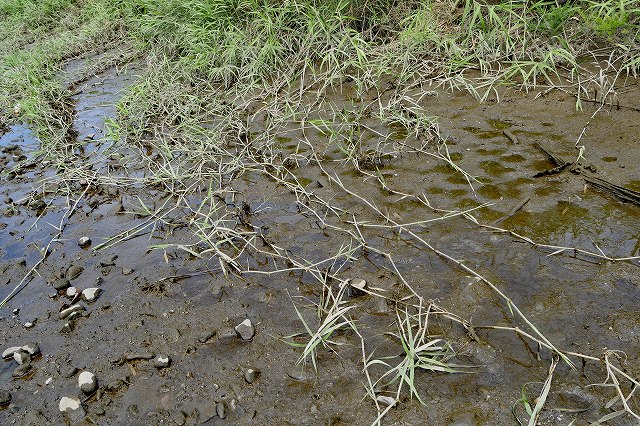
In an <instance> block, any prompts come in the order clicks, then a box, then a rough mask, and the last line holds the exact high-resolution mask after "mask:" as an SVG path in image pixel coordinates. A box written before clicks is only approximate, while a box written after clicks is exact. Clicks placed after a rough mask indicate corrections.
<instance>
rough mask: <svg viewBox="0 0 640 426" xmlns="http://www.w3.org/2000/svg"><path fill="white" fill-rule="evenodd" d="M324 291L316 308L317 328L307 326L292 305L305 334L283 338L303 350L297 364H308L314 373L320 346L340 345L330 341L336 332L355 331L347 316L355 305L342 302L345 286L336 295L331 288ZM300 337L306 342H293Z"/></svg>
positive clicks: (298, 311)
mask: <svg viewBox="0 0 640 426" xmlns="http://www.w3.org/2000/svg"><path fill="white" fill-rule="evenodd" d="M324 289H325V291H324V292H323V297H322V300H321V301H320V303H318V304H317V306H316V311H317V320H318V324H317V326H313V325H311V324H309V323H308V321H306V320H305V318H304V316H303V314H302V313H301V312H300V310H299V309H298V307H297V306H296V304H295V303H294V304H293V307H294V309H295V311H296V314H297V315H298V318H299V319H300V322H301V323H302V325H303V326H304V328H305V333H303V334H294V335H291V336H286V337H284V338H283V339H284V341H285V342H286V343H287V344H288V345H291V346H294V347H300V348H303V350H302V355H301V356H300V359H299V360H298V363H304V364H307V363H309V362H310V363H311V365H312V366H313V369H314V371H318V362H317V351H318V348H319V347H320V346H323V347H325V348H331V347H332V346H338V345H340V343H338V342H335V341H332V340H331V337H332V336H333V335H334V334H335V333H336V332H337V331H340V330H343V329H349V328H351V329H352V330H355V331H357V329H356V325H355V322H354V320H353V319H351V318H350V317H349V316H348V315H347V314H348V313H349V311H351V310H352V309H353V308H354V307H355V305H350V304H349V303H348V302H347V301H345V300H343V298H344V295H345V292H346V289H347V286H343V287H342V288H340V290H338V292H337V293H336V294H334V293H333V290H332V289H331V287H328V286H325V287H324ZM301 336H305V340H306V342H304V343H299V342H298V341H296V340H295V339H298V338H300V337H301Z"/></svg>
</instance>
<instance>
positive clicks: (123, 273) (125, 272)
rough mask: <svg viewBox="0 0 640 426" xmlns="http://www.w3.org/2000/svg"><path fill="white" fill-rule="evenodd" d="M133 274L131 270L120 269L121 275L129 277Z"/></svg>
mask: <svg viewBox="0 0 640 426" xmlns="http://www.w3.org/2000/svg"><path fill="white" fill-rule="evenodd" d="M131 274H133V269H129V268H122V275H131Z"/></svg>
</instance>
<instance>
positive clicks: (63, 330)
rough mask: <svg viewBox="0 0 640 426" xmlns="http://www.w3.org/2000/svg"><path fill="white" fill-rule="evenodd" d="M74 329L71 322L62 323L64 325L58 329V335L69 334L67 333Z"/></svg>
mask: <svg viewBox="0 0 640 426" xmlns="http://www.w3.org/2000/svg"><path fill="white" fill-rule="evenodd" d="M74 328H76V327H75V325H74V324H73V322H72V321H67V322H65V323H64V325H63V326H62V328H61V329H60V333H62V334H69V333H71V332H72V331H73V329H74Z"/></svg>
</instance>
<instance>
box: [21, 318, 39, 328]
mask: <svg viewBox="0 0 640 426" xmlns="http://www.w3.org/2000/svg"><path fill="white" fill-rule="evenodd" d="M22 325H23V326H24V328H26V329H29V328H33V327H35V325H36V320H35V319H34V320H33V321H27V322H25V323H24V324H22Z"/></svg>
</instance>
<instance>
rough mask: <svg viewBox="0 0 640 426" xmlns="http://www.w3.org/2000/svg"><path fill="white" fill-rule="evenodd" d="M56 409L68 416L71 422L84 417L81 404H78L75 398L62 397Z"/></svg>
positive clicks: (78, 401)
mask: <svg viewBox="0 0 640 426" xmlns="http://www.w3.org/2000/svg"><path fill="white" fill-rule="evenodd" d="M58 407H59V409H60V412H61V413H64V414H67V415H69V417H71V419H73V420H78V419H81V418H82V417H84V415H85V412H84V408H82V403H80V400H79V399H77V398H73V397H71V398H70V397H67V396H64V397H62V399H61V400H60V404H59V406H58Z"/></svg>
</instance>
